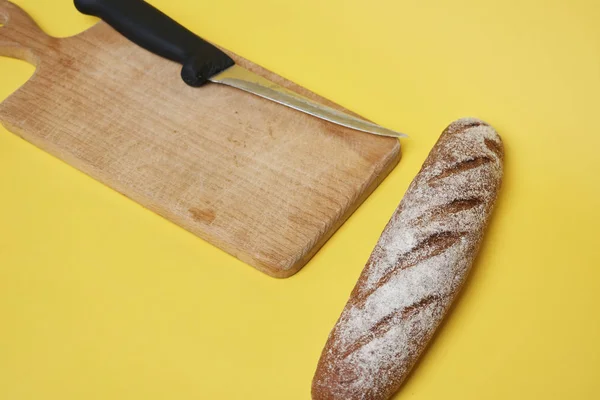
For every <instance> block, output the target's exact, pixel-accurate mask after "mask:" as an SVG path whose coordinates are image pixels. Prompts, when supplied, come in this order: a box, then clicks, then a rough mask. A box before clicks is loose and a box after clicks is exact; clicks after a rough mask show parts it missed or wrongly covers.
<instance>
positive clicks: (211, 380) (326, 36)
mask: <svg viewBox="0 0 600 400" xmlns="http://www.w3.org/2000/svg"><path fill="white" fill-rule="evenodd" d="M16 3H17V4H19V5H21V6H22V7H23V8H25V10H26V11H28V12H29V13H31V14H32V15H33V16H34V18H35V19H36V20H37V21H38V22H39V24H40V25H41V26H42V28H43V29H45V30H46V31H47V32H48V33H50V34H52V35H55V36H68V35H72V34H75V33H78V32H80V31H82V30H83V29H85V28H87V27H89V26H91V25H92V24H93V23H94V21H95V20H94V19H93V18H90V17H86V16H82V15H79V14H78V13H77V12H76V10H75V9H74V7H73V6H72V3H71V1H70V0H17V1H16ZM151 3H153V4H154V5H156V6H158V7H160V8H162V9H163V10H164V11H166V12H167V13H169V14H171V15H172V16H174V17H175V18H177V19H178V20H180V21H181V22H182V23H184V24H185V25H187V26H189V27H191V28H192V29H193V30H195V31H196V32H197V33H199V34H201V35H203V36H204V37H205V38H207V39H209V40H211V41H214V42H215V43H218V44H220V45H222V46H225V47H227V48H229V49H231V50H233V51H235V52H237V53H239V54H241V55H243V56H246V57H247V58H250V59H251V60H253V61H255V62H257V63H259V64H262V65H264V66H265V67H267V68H270V69H272V70H274V71H276V72H278V73H280V74H282V75H284V76H286V77H288V78H290V79H292V80H294V81H296V82H298V83H300V84H302V85H304V86H306V87H308V88H310V89H313V90H314V91H316V92H318V93H320V94H322V95H325V96H326V97H329V98H330V99H332V100H334V101H337V102H338V103H340V104H342V105H344V106H346V107H348V108H350V109H352V110H354V111H356V112H359V113H361V114H363V115H364V116H366V117H368V118H371V119H373V120H375V121H377V122H379V123H382V124H384V125H387V126H389V127H392V128H396V129H399V130H403V131H405V132H407V133H409V134H410V135H411V139H410V140H404V141H403V145H404V158H403V160H402V161H401V163H400V165H399V166H398V167H397V168H396V170H395V171H394V172H393V173H392V174H391V175H390V176H389V178H387V179H386V180H385V182H384V183H383V184H382V185H381V187H380V188H379V189H378V190H377V191H376V192H375V193H374V194H373V195H372V196H371V197H370V198H369V199H368V200H367V201H366V203H365V204H364V205H363V206H362V207H360V209H359V210H358V211H357V212H356V213H355V214H354V215H353V216H352V217H351V218H350V220H349V221H348V222H347V223H346V224H345V225H344V226H343V227H342V228H341V229H340V230H339V232H338V233H336V234H335V235H334V237H333V238H332V239H331V240H330V241H329V242H328V243H327V244H326V245H325V247H324V248H323V249H322V251H320V252H319V253H318V254H317V256H316V257H315V258H314V259H313V260H312V261H311V262H310V263H309V264H308V265H307V266H306V267H305V268H304V269H303V270H302V271H301V272H300V273H299V274H297V275H296V276H294V277H292V278H290V279H287V280H276V279H273V278H270V277H268V276H266V275H263V274H261V273H259V272H257V271H255V270H254V269H252V268H250V267H248V266H246V265H244V264H243V263H241V262H239V261H237V260H235V259H234V258H232V257H230V256H229V255H227V254H225V253H223V252H221V251H220V250H218V249H216V248H214V247H212V246H211V245H209V244H207V243H205V242H203V241H202V240H200V239H198V238H196V237H194V236H192V235H191V234H189V233H187V232H185V231H184V230H182V229H180V228H178V227H176V226H174V225H173V224H171V223H169V222H167V221H165V220H163V219H161V218H160V217H157V216H156V215H154V214H152V213H151V212H149V211H147V210H145V209H143V208H142V207H140V206H138V205H137V204H135V203H133V202H131V201H130V200H128V199H126V198H124V197H122V196H120V195H119V194H117V193H115V192H114V191H112V190H110V189H108V188H106V187H104V186H102V185H101V184H99V183H97V182H95V181H94V180H92V179H90V178H88V177H87V176H85V175H83V174H82V173H80V172H78V171H76V170H75V169H73V168H71V167H69V166H68V165H66V164H64V163H62V162H60V161H58V160H56V159H55V158H53V157H51V156H49V155H47V154H45V153H43V152H41V151H40V150H38V149H36V148H34V147H33V146H32V145H30V144H28V143H26V142H24V141H22V140H21V139H18V138H16V137H15V136H14V135H12V134H11V133H9V132H7V131H6V130H4V129H0V399H6V400H23V399H61V400H67V399H200V398H203V399H204V398H205V399H290V400H294V399H309V397H310V394H309V393H310V383H311V378H312V375H313V372H314V370H315V366H316V363H317V360H318V357H319V354H320V351H321V349H322V346H323V345H324V343H325V340H326V337H327V334H328V332H329V330H330V329H331V327H332V326H333V323H334V322H335V320H336V319H337V317H338V315H339V312H340V311H341V309H342V307H343V305H344V304H345V302H346V299H347V296H348V294H349V292H350V290H351V289H352V287H353V285H354V283H355V281H356V279H357V277H358V275H359V273H360V271H361V270H362V268H363V266H364V263H365V261H366V259H367V258H368V256H369V254H370V252H371V250H372V248H373V246H374V244H375V243H376V241H377V239H378V236H379V234H380V232H381V230H382V229H383V227H384V225H385V223H386V222H387V220H388V219H389V217H390V215H391V213H392V212H393V210H394V209H395V207H396V205H397V204H398V202H399V201H400V199H401V197H402V195H403V193H404V191H405V189H406V188H407V186H408V184H409V183H410V181H411V179H412V178H413V177H414V175H415V174H416V172H417V171H418V169H419V167H420V165H421V163H422V162H423V160H424V159H425V157H426V156H427V153H428V151H429V150H430V148H431V147H432V145H433V144H434V142H435V140H436V138H437V137H438V135H439V134H440V132H441V131H442V130H443V128H444V127H445V126H446V125H447V124H448V123H450V122H451V121H452V120H454V119H456V118H459V117H462V116H467V115H470V116H476V117H480V118H483V119H485V120H486V121H488V122H490V123H491V124H493V125H494V126H495V127H496V128H497V130H498V131H499V132H500V134H501V136H502V137H503V139H504V143H505V147H506V166H505V168H506V172H505V180H504V186H503V188H502V191H501V196H500V199H499V203H498V207H497V209H496V212H495V215H494V218H493V220H492V223H491V226H490V229H489V232H488V234H487V236H486V240H485V242H484V246H483V249H482V252H481V255H480V257H479V258H478V260H477V262H476V265H475V266H474V270H473V273H472V275H471V279H470V281H469V283H468V285H467V287H466V288H465V290H464V292H463V295H462V296H461V297H460V299H459V302H458V305H457V307H456V308H455V309H454V311H453V312H452V315H451V317H450V318H449V319H448V320H447V323H446V324H445V325H444V326H443V329H442V330H441V332H440V334H439V335H438V336H437V337H436V340H435V342H434V343H433V345H432V346H431V348H430V349H429V350H428V351H427V353H426V354H425V355H424V357H423V359H422V362H421V363H420V364H419V366H418V368H417V369H416V370H415V372H414V373H413V374H412V375H411V377H410V379H409V380H408V382H407V384H406V385H404V387H403V388H402V389H401V391H400V392H399V395H398V396H397V398H398V399H415V400H417V399H442V398H444V399H567V398H569V399H598V398H600V379H599V378H600V271H599V269H600V268H599V267H600V243H599V242H600V235H599V233H598V232H599V224H600V211H599V210H600V200H599V199H600V176H599V173H600V157H599V155H598V149H599V146H600V132H599V129H598V127H599V125H600V118H599V110H600V107H599V106H600V24H599V23H598V21H600V6H599V5H598V2H597V0H589V1H586V0H575V1H564V0H537V1H536V0H525V1H523V0H520V1H517V0H503V1H493V2H492V1H479V0H453V1H442V0H432V1H422V0H402V1H386V0H369V1H364V0H361V1H354V0H352V1H351V0H328V1H322V0H305V1H289V2H286V1H276V0H253V1H245V0H230V1H225V2H223V1H196V0H181V1H174V0H153V1H151ZM0 29H1V28H0ZM32 72H33V68H32V67H30V66H29V65H27V64H25V63H24V62H21V61H15V60H9V59H6V58H2V59H0V99H4V98H6V97H7V96H8V95H9V94H10V93H11V92H12V91H14V90H15V89H16V88H18V87H19V86H20V85H21V84H23V83H24V82H25V81H26V79H27V78H28V77H29V76H30V75H31V74H32Z"/></svg>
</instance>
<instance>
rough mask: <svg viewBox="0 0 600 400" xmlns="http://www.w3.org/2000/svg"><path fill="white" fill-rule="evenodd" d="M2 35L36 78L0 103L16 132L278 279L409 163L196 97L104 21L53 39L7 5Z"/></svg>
mask: <svg viewBox="0 0 600 400" xmlns="http://www.w3.org/2000/svg"><path fill="white" fill-rule="evenodd" d="M0 22H2V24H3V25H4V26H2V27H0V55H4V56H10V57H15V58H20V59H24V60H26V61H28V62H30V63H32V64H34V65H35V66H36V67H37V69H36V72H35V74H34V75H33V77H32V78H31V79H30V80H29V81H28V82H27V83H26V84H25V85H24V86H23V87H21V88H20V89H19V90H18V91H17V92H15V93H14V94H13V95H12V96H10V97H9V98H8V99H7V100H5V101H4V102H3V103H2V104H0V121H1V122H2V124H3V125H4V126H6V128H7V129H8V130H10V131H12V132H13V133H15V134H17V135H19V136H21V137H23V138H24V139H26V140H27V141H29V142H31V143H33V144H34V145H36V146H38V147H40V148H41V149H43V150H45V151H47V152H49V153H51V154H53V155H54V156H56V157H58V158H60V159H61V160H63V161H65V162H67V163H69V164H70V165H72V166H74V167H76V168H78V169H79V170H81V171H83V172H85V173H87V174H88V175H90V176H92V177H93V178H95V179H97V180H99V181H100V182H103V183H104V184H106V185H108V186H110V187H112V188H114V189H115V190H117V191H119V192H121V193H122V194H124V195H125V196H127V197H129V198H131V199H133V200H135V201H137V202H138V203H140V204H142V205H143V206H145V207H147V208H149V209H150V210H152V211H154V212H156V213H158V214H160V215H161V216H163V217H165V218H167V219H169V220H171V221H173V222H175V223H176V224H178V225H180V226H181V227H183V228H185V229H187V230H189V231H191V232H193V233H194V234H196V235H198V236H199V237H201V238H203V239H205V240H207V241H209V242H210V243H212V244H214V245H215V246H217V247H219V248H221V249H223V250H225V251H227V252H228V253H230V254H232V255H234V256H235V257H237V258H239V259H240V260H242V261H244V262H246V263H248V264H250V265H252V266H254V267H256V268H257V269H259V270H261V271H263V272H265V273H267V274H269V275H272V276H275V277H287V276H290V275H292V274H294V273H295V272H297V271H298V270H299V269H300V268H301V267H302V266H303V265H304V264H305V263H306V262H307V261H308V260H309V259H310V258H311V257H312V256H313V255H314V254H315V253H316V251H317V250H318V249H319V248H320V247H321V246H322V245H323V244H324V243H325V242H326V241H327V239H328V238H329V237H330V236H331V235H332V234H333V233H334V232H335V230H336V229H337V228H338V227H339V226H340V225H341V224H342V223H343V222H344V221H345V220H346V219H347V218H348V217H349V215H350V214H351V213H352V212H353V211H354V210H355V209H356V208H357V207H358V205H359V204H360V203H361V202H362V201H363V200H364V199H365V198H366V197H367V196H368V195H369V194H370V193H371V192H372V191H373V189H374V188H375V187H377V185H378V184H379V183H380V182H381V180H382V179H383V178H384V177H385V176H386V175H387V174H388V173H389V172H390V171H391V170H392V169H393V168H394V166H395V165H396V164H397V163H398V161H399V159H400V144H399V142H398V141H397V140H395V139H391V138H381V137H376V136H372V135H368V134H364V133H360V132H355V131H352V130H350V129H346V128H342V127H338V126H336V125H334V124H331V123H328V122H325V121H321V120H319V119H317V118H314V117H311V116H307V115H304V114H302V113H300V112H297V111H294V110H290V109H288V108H286V107H283V106H280V105H277V104H275V103H272V102H270V101H267V100H263V99H261V98H258V97H256V96H253V95H251V94H247V93H244V92H242V91H239V90H237V89H233V88H230V87H226V86H223V85H216V84H208V85H206V86H204V87H202V88H199V89H194V88H191V87H188V86H186V85H185V84H184V83H183V81H182V80H181V79H180V77H179V73H180V67H179V65H177V64H176V63H173V62H170V61H168V60H164V59H162V58H159V57H157V56H155V55H153V54H150V53H149V52H147V51H145V50H143V49H141V48H139V47H137V46H135V45H134V44H132V43H130V42H128V41H127V40H126V39H124V38H123V37H121V36H120V35H119V34H118V33H116V32H115V31H114V30H113V29H112V28H110V27H109V26H108V25H106V24H105V23H103V22H100V23H98V24H96V25H95V26H93V27H92V28H91V29H89V30H87V31H85V32H83V33H81V34H79V35H76V36H73V37H70V38H66V39H57V38H53V37H49V36H47V35H46V34H44V33H43V32H42V31H41V30H40V29H39V28H38V27H37V25H36V24H35V23H34V22H33V21H32V20H31V19H30V18H29V16H28V15H26V14H25V13H24V12H23V11H22V10H21V9H19V8H18V7H17V6H15V5H14V4H12V3H10V2H7V1H5V0H0ZM230 54H231V53H230ZM232 56H233V57H234V59H235V61H236V62H237V63H239V64H242V65H244V66H246V67H247V68H249V69H252V70H254V71H256V72H258V73H260V74H261V75H263V76H265V77H267V78H269V79H271V80H273V81H276V82H278V83H280V84H283V85H284V86H287V87H288V88H291V89H292V90H297V91H301V92H303V94H305V95H309V96H310V97H312V98H315V99H319V100H320V101H323V102H325V100H324V99H321V98H319V97H318V96H316V95H314V94H311V93H308V92H307V91H306V90H305V89H302V88H300V87H298V86H297V85H294V84H293V83H291V82H289V81H286V80H285V79H284V78H282V77H280V76H277V75H275V74H273V73H271V72H269V71H267V70H265V69H263V68H261V67H259V66H257V65H255V64H252V63H250V62H249V61H247V60H244V59H242V58H240V57H238V56H236V55H232Z"/></svg>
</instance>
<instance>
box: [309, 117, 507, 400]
mask: <svg viewBox="0 0 600 400" xmlns="http://www.w3.org/2000/svg"><path fill="white" fill-rule="evenodd" d="M503 157H504V149H503V145H502V141H501V139H500V137H499V136H498V134H497V133H496V132H495V130H494V129H493V128H492V127H491V126H489V125H488V124H486V123H485V122H483V121H480V120H477V119H473V118H464V119H461V120H458V121H455V122H453V123H452V124H450V126H448V127H447V128H446V130H445V131H444V132H443V133H442V135H441V137H440V138H439V140H438V142H437V143H436V145H435V146H434V148H433V149H432V151H431V153H430V154H429V157H428V158H427V160H426V161H425V163H424V164H423V167H422V168H421V171H420V172H419V173H418V175H417V176H416V177H415V179H414V180H413V182H412V183H411V185H410V186H409V188H408V190H407V192H406V195H405V196H404V198H403V200H402V202H401V203H400V205H399V206H398V208H397V209H396V211H395V213H394V215H393V216H392V218H391V220H390V221H389V223H388V224H387V226H386V227H385V230H384V231H383V233H382V235H381V237H380V238H379V242H378V243H377V246H376V247H375V249H374V251H373V253H372V254H371V257H370V258H369V260H368V262H367V265H366V267H365V269H364V270H363V272H362V274H361V276H360V278H359V280H358V283H357V284H356V286H355V288H354V290H353V291H352V293H351V295H350V299H349V301H348V303H347V304H346V307H345V308H344V310H343V312H342V314H341V316H340V318H339V320H338V322H337V324H336V325H335V327H334V328H333V330H332V331H331V333H330V335H329V339H328V340H327V344H326V345H325V348H324V349H323V352H322V354H321V359H320V360H319V364H318V366H317V371H316V373H315V377H314V379H313V386H312V398H313V399H314V400H325V399H327V400H333V399H340V400H354V399H361V400H384V399H389V398H390V397H391V396H392V395H393V394H394V393H395V392H396V391H397V390H398V388H399V387H400V385H401V384H402V382H403V381H404V379H405V378H406V376H407V375H408V373H409V371H410V370H411V368H412V367H413V365H414V364H415V362H416V361H417V359H418V357H419V355H420V354H421V353H422V352H423V350H424V349H425V347H426V345H427V343H428V342H429V340H430V339H431V337H432V336H433V334H434V332H435V329H436V328H437V326H438V325H439V323H440V322H441V321H442V319H443V317H444V315H445V314H446V312H447V311H448V309H449V308H450V305H451V303H452V301H453V299H454V298H455V297H456V295H457V293H458V291H459V290H460V288H461V286H462V285H463V283H464V282H465V279H466V277H467V274H468V272H469V269H470V267H471V264H472V263H473V260H474V258H475V256H476V254H477V251H478V249H479V245H480V242H481V239H482V237H483V233H484V230H485V227H486V225H487V221H488V219H489V216H490V214H491V212H492V208H493V206H494V203H495V201H496V197H497V194H498V190H499V188H500V184H501V181H502V173H503V168H502V162H503Z"/></svg>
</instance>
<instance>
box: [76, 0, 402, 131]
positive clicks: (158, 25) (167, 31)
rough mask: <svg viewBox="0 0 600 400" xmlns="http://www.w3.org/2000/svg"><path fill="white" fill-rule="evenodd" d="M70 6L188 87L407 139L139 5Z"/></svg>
mask: <svg viewBox="0 0 600 400" xmlns="http://www.w3.org/2000/svg"><path fill="white" fill-rule="evenodd" d="M74 2H75V7H76V8H77V9H78V10H79V11H80V12H82V13H84V14H88V15H93V16H96V17H98V18H101V19H102V20H104V21H105V22H106V23H108V24H109V25H110V26H112V27H113V28H114V29H115V30H116V31H118V32H119V33H121V34H122V35H123V36H125V37H126V38H127V39H129V40H131V41H132V42H134V43H135V44H137V45H139V46H141V47H143V48H145V49H146V50H148V51H151V52H152V53H154V54H157V55H159V56H161V57H164V58H168V59H169V60H172V61H175V62H178V63H180V64H182V65H183V69H182V71H181V77H182V78H183V80H184V82H185V83H187V84H188V85H190V86H194V87H197V86H202V85H203V84H204V83H206V82H207V81H208V80H210V81H212V82H216V83H222V84H225V85H229V86H233V87H236V88H238V89H241V90H244V91H246V92H250V93H252V94H255V95H257V96H261V97H264V98H266V99H269V100H272V101H275V102H277V103H279V104H282V105H284V106H287V107H290V108H293V109H296V110H299V111H302V112H304V113H307V114H310V115H313V116H315V117H318V118H321V119H324V120H326V121H329V122H332V123H334V124H337V125H341V126H345V127H347V128H351V129H355V130H359V131H362V132H367V133H372V134H375V135H380V136H391V137H406V135H404V134H403V133H400V132H396V131H393V130H390V129H387V128H384V127H382V126H379V125H377V124H374V123H372V122H369V121H366V120H364V119H361V118H357V117H355V116H352V115H350V114H347V113H344V112H342V111H339V110H336V109H334V108H331V107H327V106H325V105H323V104H319V103H317V102H315V101H313V100H310V99H308V98H306V97H304V96H301V95H299V94H297V93H295V92H292V91H289V90H287V89H285V88H283V87H281V86H280V85H277V84H276V83H273V82H270V81H268V80H267V79H266V78H264V77H262V76H259V75H257V74H255V73H253V72H250V71H248V70H245V69H244V68H242V67H240V66H238V65H235V62H234V61H233V60H232V59H231V58H230V57H229V56H228V55H227V54H225V53H224V52H222V51H221V50H219V49H218V48H217V47H215V46H213V45H211V44H210V43H208V42H206V41H205V40H203V39H201V38H200V37H198V36H197V35H195V34H194V33H193V32H191V31H189V30H188V29H186V28H185V27H183V26H182V25H180V24H179V23H177V22H176V21H174V20H173V19H171V18H170V17H169V16H167V15H165V14H163V13H162V12H161V11H160V10H157V9H156V8H154V7H153V6H152V5H150V4H148V3H146V2H145V1H143V0H74Z"/></svg>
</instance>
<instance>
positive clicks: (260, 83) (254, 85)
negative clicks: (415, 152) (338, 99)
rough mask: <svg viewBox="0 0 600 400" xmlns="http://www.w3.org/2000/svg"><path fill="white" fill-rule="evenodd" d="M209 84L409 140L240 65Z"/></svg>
mask: <svg viewBox="0 0 600 400" xmlns="http://www.w3.org/2000/svg"><path fill="white" fill-rule="evenodd" d="M210 81H211V82H216V83H222V84H224V85H228V86H233V87H236V88H238V89H241V90H245V91H246V92H250V93H253V94H255V95H257V96H260V97H264V98H266V99H269V100H273V101H274V102H277V103H279V104H282V105H284V106H287V107H290V108H293V109H296V110H298V111H302V112H305V113H307V114H310V115H314V116H315V117H318V118H321V119H324V120H327V121H329V122H333V123H334V124H337V125H341V126H345V127H347V128H351V129H356V130H358V131H362V132H367V133H372V134H374V135H380V136H391V137H395V138H400V137H408V136H407V135H405V134H403V133H400V132H396V131H392V130H390V129H387V128H384V127H382V126H379V125H377V124H374V123H372V122H369V121H365V120H363V119H360V118H357V117H354V116H352V115H350V114H346V113H344V112H342V111H338V110H336V109H334V108H331V107H328V106H326V105H323V104H319V103H316V102H314V101H313V100H310V99H308V98H306V97H304V96H302V95H300V94H298V93H296V92H292V91H290V90H287V89H285V88H284V87H282V86H279V85H278V84H276V83H273V82H271V81H269V80H268V79H266V78H263V77H262V76H260V75H257V74H255V73H254V72H251V71H248V70H247V69H245V68H242V67H240V66H239V65H234V66H233V67H229V68H227V69H226V70H225V71H223V72H221V73H219V74H217V75H214V76H212V77H211V78H210Z"/></svg>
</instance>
